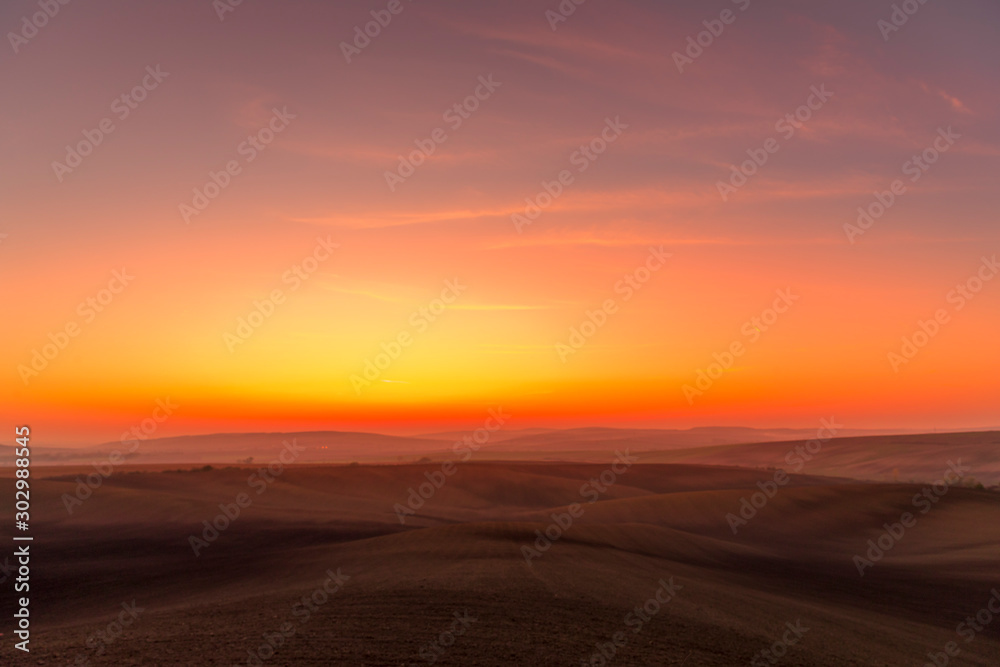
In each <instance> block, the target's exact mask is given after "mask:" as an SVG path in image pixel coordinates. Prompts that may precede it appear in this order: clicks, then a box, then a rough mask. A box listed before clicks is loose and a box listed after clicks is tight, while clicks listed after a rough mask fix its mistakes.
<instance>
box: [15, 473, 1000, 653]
mask: <svg viewBox="0 0 1000 667" xmlns="http://www.w3.org/2000/svg"><path fill="white" fill-rule="evenodd" d="M449 470H451V473H452V474H450V475H449V474H446V473H447V471H444V472H442V465H441V464H438V463H435V464H428V465H400V466H365V465H361V466H303V467H291V468H285V469H281V470H280V471H278V472H277V474H267V473H261V472H260V471H257V470H255V469H253V468H250V467H247V468H235V467H234V468H228V469H221V470H220V469H212V470H198V471H188V472H160V471H140V472H135V471H133V472H125V471H119V472H116V473H115V474H114V475H112V476H111V477H110V478H109V479H107V480H105V481H104V482H103V483H102V485H101V487H100V488H98V489H96V490H94V491H93V493H92V495H91V496H90V497H87V498H86V499H85V500H82V501H81V502H79V503H76V502H70V501H67V500H66V499H67V498H77V496H76V495H75V494H76V491H77V487H78V482H77V474H78V472H83V469H82V468H81V469H80V471H73V470H53V471H49V472H46V471H45V469H44V468H40V469H38V470H37V471H36V473H35V474H36V479H35V481H34V486H33V491H32V495H33V498H32V499H33V503H34V508H33V520H34V526H33V533H34V534H35V536H36V538H35V542H34V543H33V545H32V550H33V551H32V553H33V558H32V567H33V570H32V584H31V586H32V588H31V608H32V613H33V618H32V620H33V633H32V637H31V654H30V662H31V663H32V664H46V665H83V664H91V665H100V664H108V665H154V664H155V665H233V664H244V665H246V664H250V665H256V664H268V665H413V664H431V663H432V662H433V664H440V665H580V664H594V665H601V664H605V662H604V661H606V662H607V663H608V664H612V663H614V664H621V665H684V666H685V667H695V666H699V665H726V666H730V665H738V664H750V663H751V661H753V660H754V659H755V657H757V656H760V655H761V651H764V650H770V649H771V647H774V649H775V655H776V654H777V653H782V654H783V657H781V658H780V664H782V665H810V666H817V665H830V666H833V665H838V666H839V665H866V666H868V665H923V664H924V663H926V662H928V661H929V660H930V658H929V657H928V654H929V653H930V654H938V653H941V652H943V651H945V650H946V647H947V646H948V644H949V642H955V646H956V648H957V649H958V650H959V651H960V652H959V654H958V657H957V658H952V659H951V661H950V664H953V665H955V664H957V665H997V664H998V658H997V656H998V655H1000V618H997V619H996V620H992V621H991V623H988V624H982V625H977V626H976V627H979V628H981V630H972V629H971V627H972V626H969V625H965V626H964V628H961V627H960V626H959V624H961V623H963V622H964V621H965V619H966V618H967V617H970V616H973V617H974V616H975V615H976V614H977V612H979V611H980V610H982V609H986V608H987V605H988V603H990V599H991V596H992V595H993V593H991V591H992V590H993V589H994V588H996V587H998V586H1000V577H998V570H997V563H998V562H1000V494H997V493H993V492H989V491H983V490H974V489H968V488H959V487H958V486H942V487H939V488H938V491H942V490H943V493H938V492H936V491H934V490H933V489H931V490H930V491H929V492H928V493H929V495H925V496H923V498H924V500H922V501H919V500H918V501H917V502H915V499H914V496H915V495H917V494H921V493H922V492H923V489H924V486H923V485H908V484H871V483H858V482H851V481H848V480H843V479H836V478H823V477H807V476H793V477H792V478H791V479H790V480H788V481H787V483H785V484H781V483H780V481H779V480H775V478H774V475H773V473H772V472H763V471H757V470H747V469H737V468H726V467H709V466H695V465H660V464H631V463H629V462H627V460H626V459H621V460H619V461H618V462H617V463H615V464H614V465H612V460H611V459H609V460H608V461H607V462H606V463H604V464H571V463H517V462H503V463H501V462H494V463H467V464H459V465H458V466H457V467H456V468H454V469H450V468H449ZM273 472H274V471H272V473H273ZM46 475H49V476H47V477H46ZM43 478H44V479H43ZM591 480H596V482H595V481H591ZM440 482H443V483H441V484H440V488H437V486H438V483H440ZM769 482H770V483H769ZM421 484H424V487H423V488H422V489H421ZM928 488H930V487H928ZM411 489H413V494H412V498H411V491H410V490H411ZM421 491H423V492H424V495H426V496H429V497H427V498H426V499H425V498H422V497H420V495H419V494H420V492H421ZM241 494H246V495H245V496H242V495H241ZM754 494H757V495H756V496H755V495H754ZM77 499H78V500H79V498H77ZM742 499H746V504H744V503H742ZM932 500H933V502H932ZM246 501H249V502H246ZM420 501H422V504H421V502H420ZM591 501H594V502H591ZM761 501H764V502H763V503H762V502H761ZM3 503H6V504H2V505H0V511H3V512H4V513H8V512H10V511H11V510H12V508H11V507H8V506H7V504H9V503H10V500H9V499H7V498H4V499H3ZM754 503H756V504H758V505H761V506H760V507H753V510H754V512H755V513H754V514H751V510H750V509H747V508H746V506H750V507H752V505H753V504H754ZM220 504H221V505H222V507H221V508H220ZM241 504H242V505H243V507H240V505H241ZM741 505H744V509H743V510H742V511H743V515H742V516H741V515H740V512H741V509H740V508H741ZM67 507H70V508H71V509H72V513H70V511H69V510H68V509H67ZM925 507H926V508H927V510H926V512H924V511H923V510H924V508H925ZM236 509H238V510H239V516H238V517H235V513H236ZM223 512H228V513H229V514H230V515H231V516H233V517H235V518H229V517H226V516H225V515H224V514H223ZM907 513H908V514H909V515H912V521H904V522H905V523H907V524H908V526H904V525H903V524H902V523H900V522H901V520H903V519H902V517H904V516H905V515H906V514H907ZM727 515H731V516H730V517H729V518H727ZM733 517H740V519H741V520H742V521H743V523H741V522H740V521H734V519H733ZM744 517H745V518H744ZM401 518H402V521H401V520H400V519H401ZM206 521H207V522H209V524H211V523H212V522H213V521H214V522H215V524H216V526H217V527H218V528H221V530H217V529H213V528H206V525H205V523H203V522H206ZM226 524H228V525H226ZM885 524H889V533H888V534H886V529H885V528H883V526H884V525H885ZM897 524H898V527H897ZM733 526H735V527H736V533H735V534H734V530H733ZM546 533H548V537H544V535H545V534H546ZM540 535H541V536H542V537H540ZM880 538H881V541H882V545H883V546H882V548H881V549H880V548H879V547H878V544H877V543H878V540H880ZM869 540H873V541H875V543H876V547H875V551H872V552H871V553H868V552H869V550H870V545H869V544H868V541H869ZM886 547H887V548H886ZM195 552H197V554H198V555H196V553H195ZM880 553H884V555H882V556H879V554H880ZM855 556H860V557H862V558H864V559H866V560H867V563H868V564H866V563H865V561H860V563H861V564H860V565H859V561H857V560H856V559H855ZM0 558H2V556H0ZM859 568H860V570H861V571H863V576H862V574H861V573H860V572H859ZM4 589H5V592H6V593H5V595H4V598H3V604H4V608H3V613H4V617H5V618H8V619H9V618H10V615H9V614H8V610H9V609H10V602H11V599H12V596H13V593H12V592H11V590H10V580H8V581H7V583H5V584H4ZM993 604H994V608H1000V606H998V603H993ZM986 613H987V614H990V616H991V619H992V617H993V616H994V615H993V614H992V612H989V611H987V612H986ZM982 618H983V617H982V616H981V619H982ZM980 623H982V620H980ZM963 629H964V632H963V634H959V632H960V631H962V630H963ZM2 631H3V632H4V633H5V634H4V638H3V639H4V641H3V644H2V648H0V660H2V662H3V664H19V663H20V662H25V661H24V660H23V659H22V658H27V657H28V656H23V655H21V654H19V652H16V651H14V650H13V649H12V642H11V641H9V632H10V625H9V622H7V621H5V624H4V627H3V628H2ZM616 640H617V643H616ZM776 642H777V644H776ZM602 652H603V655H602ZM15 660H18V662H17V663H15V662H14V661H15ZM775 660H778V658H777V657H775ZM758 664H770V662H768V661H767V660H766V659H765V660H764V661H763V662H758Z"/></svg>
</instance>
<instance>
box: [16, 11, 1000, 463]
mask: <svg viewBox="0 0 1000 667" xmlns="http://www.w3.org/2000/svg"><path fill="white" fill-rule="evenodd" d="M560 7H561V8H562V9H560ZM908 7H909V8H910V9H911V10H912V9H914V8H915V9H916V11H915V12H914V13H913V14H912V15H907V14H902V13H897V15H896V16H895V17H893V6H892V3H888V2H868V1H866V2H860V1H850V2H841V3H798V2H787V1H785V2H783V1H773V2H763V1H761V0H737V1H735V2H728V1H726V2H723V1H720V2H714V3H704V2H693V1H685V2H672V3H662V2H653V1H643V0H626V1H623V2H614V3H612V2H607V1H602V0H587V1H586V2H584V3H582V4H580V5H575V4H573V3H571V2H564V3H562V5H560V3H558V2H556V1H554V0H553V1H551V2H522V1H519V0H513V1H508V2H503V3H488V2H477V1H469V0H465V1H463V2H431V1H430V0H424V1H419V0H418V1H415V2H411V1H409V0H402V1H401V2H398V3H396V2H382V1H381V0H379V1H377V2H338V3H322V2H307V1H302V0H292V1H290V2H282V3H264V2H254V1H247V2H243V3H241V4H238V5H230V4H227V3H225V2H224V0H219V1H218V2H214V3H213V2H211V1H210V0H179V1H177V2H171V3H135V2H110V1H93V2H86V3H85V2H80V3H76V2H74V3H70V4H67V5H59V7H58V11H57V12H56V13H55V15H54V16H51V17H48V16H41V15H38V14H37V13H38V12H39V11H41V10H40V9H39V5H38V4H36V3H35V2H28V1H26V0H12V1H10V2H6V3H4V4H3V7H2V8H0V28H2V29H3V31H4V32H5V33H6V38H5V40H4V41H5V42H6V43H5V44H3V45H0V86H2V88H0V89H2V91H3V92H2V99H3V103H2V105H0V142H2V143H0V145H2V147H3V159H2V161H0V200H2V203H3V205H2V207H0V234H2V236H0V275H2V276H3V284H4V285H5V287H6V288H5V289H4V290H3V292H2V295H0V303H2V304H3V312H4V314H5V315H6V322H5V325H4V326H3V328H2V329H0V350H2V351H0V359H2V368H3V373H4V380H3V382H2V383H0V423H2V424H3V425H4V428H5V429H6V430H7V433H8V434H7V435H5V436H2V437H0V440H4V441H6V440H12V439H13V435H12V433H13V428H14V426H15V425H21V424H29V425H31V427H32V429H33V432H34V433H35V435H36V438H37V439H38V441H39V442H44V443H47V444H67V445H68V444H83V443H95V442H103V441H108V440H116V439H118V437H119V435H120V434H121V433H122V432H124V431H127V430H129V429H130V428H132V427H133V426H134V425H136V424H140V423H142V422H143V420H148V419H149V418H150V417H152V416H155V417H156V420H157V421H156V424H157V426H156V431H155V435H156V436H160V435H180V434H192V433H212V432H241V431H262V430H267V431H296V430H325V429H332V430H366V431H378V432H385V433H419V432H429V431H435V430H442V429H444V428H449V429H451V428H457V429H461V428H474V427H476V426H479V425H481V424H482V422H483V420H485V419H486V418H487V417H488V410H489V409H490V408H492V407H496V406H502V407H503V409H504V410H505V411H506V412H507V413H509V414H510V415H511V419H510V421H509V423H508V426H507V427H508V428H512V429H513V428H531V427H539V426H545V427H576V426H592V425H602V426H621V427H630V426H642V427H664V428H687V427H692V426H706V425H747V426H764V427H780V426H789V427H809V426H812V425H814V424H818V423H819V420H820V419H821V418H824V417H830V416H835V417H836V418H837V419H838V421H839V422H840V423H843V424H844V425H845V427H847V428H901V429H904V428H905V429H924V428H926V429H932V428H936V429H947V428H956V429H957V428H975V427H987V426H997V425H1000V416H998V414H997V409H996V406H997V405H998V399H1000V384H998V383H997V382H996V377H997V374H998V371H1000V359H998V355H997V354H996V343H995V340H996V332H997V330H998V328H1000V326H998V325H1000V310H998V308H997V306H998V304H1000V280H992V278H993V277H994V275H995V274H996V272H997V271H998V270H1000V268H997V267H996V266H995V264H994V263H993V260H992V258H994V257H996V254H997V253H998V251H1000V232H998V230H997V225H996V210H997V204H998V199H1000V188H998V187H997V183H996V179H997V174H998V169H997V167H998V158H1000V124H998V123H997V120H998V118H997V108H998V99H997V98H998V95H1000V86H998V85H997V83H998V78H1000V74H998V73H997V69H996V62H997V61H998V55H1000V54H998V51H1000V40H997V38H996V33H997V28H998V26H1000V6H998V5H997V4H996V3H995V2H989V1H987V0H955V1H952V2H948V3H945V2H928V3H926V4H923V5H919V6H918V3H914V4H913V6H912V7H911V6H910V5H908ZM570 9H572V12H571V13H570ZM373 12H374V14H373ZM33 17H34V18H33ZM904 19H905V20H904ZM379 20H381V22H382V24H379V23H372V22H373V21H379ZM893 20H895V23H893ZM32 22H34V23H35V24H40V27H38V26H36V25H34V24H33V23H32ZM366 28H367V30H368V31H369V32H370V33H371V34H373V35H374V36H373V37H369V36H366V35H365V30H366ZM699 42H700V43H699ZM921 156H923V157H921ZM914 158H916V161H915V160H914ZM748 160H749V161H750V162H747V161H748ZM754 160H756V162H754ZM859 207H861V208H862V209H863V210H868V211H869V212H870V213H875V214H877V215H872V216H871V217H867V218H865V217H862V218H861V222H860V223H859ZM88 300H89V301H88ZM779 311H780V312H779ZM754 318H756V319H754ZM574 332H576V333H574ZM734 351H735V352H736V354H734V353H733V352H734ZM713 364H716V365H715V366H714V367H713V366H712V365H713ZM158 401H159V403H158ZM160 405H168V406H170V407H169V409H168V410H165V409H164V408H162V407H158V406H160ZM168 413H169V414H168Z"/></svg>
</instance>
